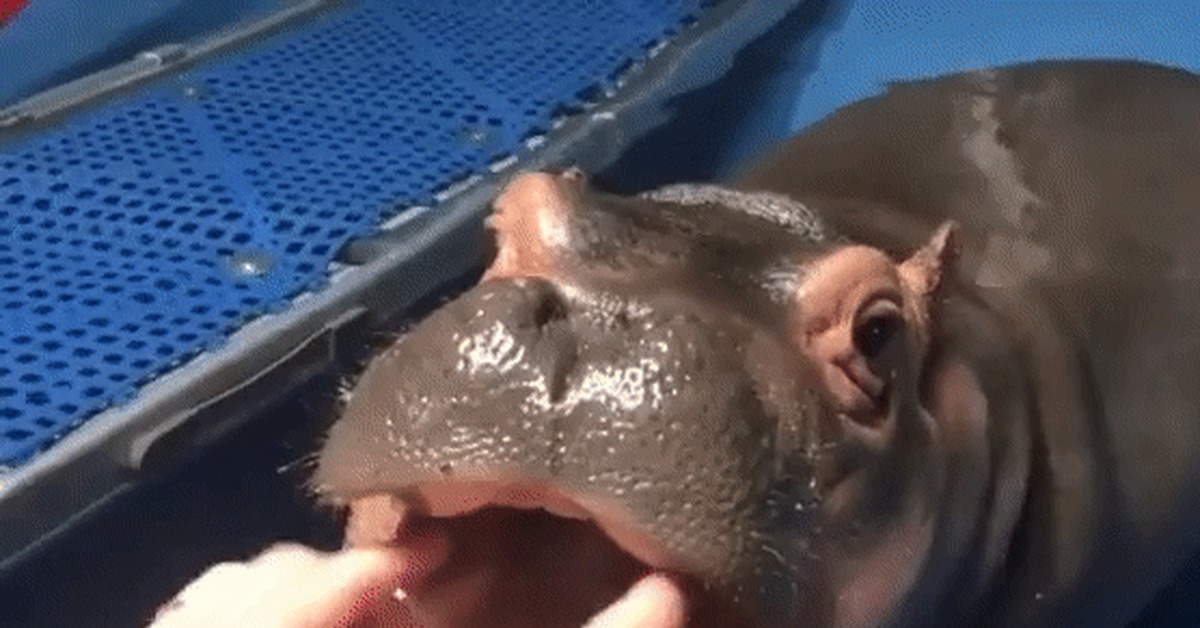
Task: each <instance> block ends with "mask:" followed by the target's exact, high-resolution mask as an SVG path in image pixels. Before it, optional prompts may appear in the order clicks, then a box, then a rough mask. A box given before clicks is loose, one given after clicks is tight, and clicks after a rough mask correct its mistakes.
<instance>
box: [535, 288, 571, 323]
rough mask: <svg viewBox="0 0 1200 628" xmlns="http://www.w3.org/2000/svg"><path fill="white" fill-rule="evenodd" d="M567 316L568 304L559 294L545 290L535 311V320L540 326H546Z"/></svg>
mask: <svg viewBox="0 0 1200 628" xmlns="http://www.w3.org/2000/svg"><path fill="white" fill-rule="evenodd" d="M566 317H567V309H566V304H565V303H563V301H562V299H561V298H559V296H558V295H557V294H555V293H552V292H549V291H547V292H544V293H542V295H541V298H540V300H539V302H538V304H537V307H536V308H535V309H534V311H533V322H534V324H536V325H537V326H538V327H545V326H546V325H548V324H550V323H551V322H554V321H560V320H563V319H564V318H566Z"/></svg>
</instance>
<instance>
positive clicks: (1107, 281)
mask: <svg viewBox="0 0 1200 628" xmlns="http://www.w3.org/2000/svg"><path fill="white" fill-rule="evenodd" d="M1197 111H1200V81H1198V80H1197V77H1195V76H1193V75H1191V74H1188V73H1185V72H1181V71H1176V70H1171V69H1167V68H1161V67H1157V66H1150V65H1146V64H1135V63H1116V62H1070V63H1039V64H1030V65H1022V66H1014V67H1009V68H1001V69H998V70H992V71H981V72H975V73H967V74H960V75H953V76H948V77H943V78H940V79H936V80H930V81H922V82H915V83H908V84H899V85H895V86H893V87H892V88H891V89H890V90H889V92H888V93H887V94H885V95H883V96H881V97H878V98H875V99H871V100H868V101H864V102H861V103H858V104H855V105H852V106H850V107H847V108H845V109H843V110H842V111H839V112H838V113H836V114H834V115H833V116H831V117H830V118H829V119H826V120H824V121H822V122H821V123H819V124H817V125H815V126H814V127H813V128H811V129H810V130H809V131H807V132H805V133H804V134H802V135H800V136H798V137H796V138H793V139H792V140H790V141H789V142H787V143H785V144H784V145H782V146H781V147H780V148H779V149H778V150H777V151H776V152H775V153H774V154H772V155H770V156H768V157H767V158H766V159H765V160H764V161H762V162H759V163H758V164H754V165H753V166H752V167H751V168H750V170H749V172H748V173H747V174H746V175H745V176H743V177H742V178H740V179H739V180H738V181H736V182H735V183H733V184H731V185H728V186H715V185H690V184H689V185H675V186H669V187H666V188H661V189H657V190H653V191H650V192H647V193H644V194H642V195H639V196H635V197H623V196H616V195H612V194H607V193H604V192H602V191H598V190H596V189H594V188H593V187H592V186H591V185H589V183H588V181H587V177H586V176H585V175H584V174H583V173H581V172H579V171H576V170H566V171H563V172H539V173H525V174H522V175H519V176H517V177H515V178H514V179H512V180H511V181H510V182H509V183H508V184H507V186H506V187H505V188H504V189H503V191H502V192H501V194H500V195H499V196H498V197H497V198H496V200H495V202H494V205H493V210H492V212H491V215H490V216H489V218H488V226H489V228H490V233H491V234H492V235H493V236H494V238H495V242H494V243H495V247H494V248H495V251H496V252H495V256H494V258H493V259H492V260H491V263H490V265H489V267H488V268H487V270H486V272H485V273H484V276H483V278H482V280H481V281H480V282H479V284H478V285H476V286H475V287H473V288H472V289H470V290H468V291H467V292H465V293H464V294H462V295H461V296H459V297H458V298H456V299H455V300H453V301H451V302H449V303H447V304H446V305H444V306H443V307H441V308H440V309H439V310H437V311H436V312H434V313H433V314H431V315H430V316H428V317H427V318H426V319H425V320H423V321H421V322H420V323H419V324H417V325H416V326H415V327H413V328H412V329H411V330H410V331H409V332H408V333H406V334H405V335H404V336H403V337H401V338H400V339H399V340H398V341H397V342H396V343H395V344H394V345H393V346H392V347H390V348H388V349H387V350H386V351H384V352H383V353H382V354H380V355H379V356H377V357H376V358H375V359H374V360H373V361H372V362H371V363H370V365H369V366H368V368H367V369H366V371H365V372H364V373H363V375H362V376H361V379H360V380H359V381H358V383H357V384H356V386H355V387H354V388H353V390H352V391H351V394H350V395H349V398H348V401H347V405H346V407H345V411H344V416H343V417H342V418H341V419H340V421H338V422H337V423H336V424H335V425H334V426H333V428H332V429H331V431H330V433H329V435H328V439H327V442H326V443H325V445H324V449H323V450H322V452H321V455H320V460H319V465H318V467H317V470H316V473H315V476H314V478H313V485H314V487H315V488H316V489H317V490H318V491H319V492H320V493H321V494H322V495H323V496H324V497H325V499H326V500H327V501H328V502H329V503H332V504H334V505H337V506H344V507H346V508H347V509H348V511H349V517H348V521H347V528H346V542H347V544H348V545H351V546H363V545H377V544H400V545H403V544H405V543H409V542H411V541H412V539H414V538H418V537H419V536H421V535H427V534H438V535H446V536H449V537H450V539H451V545H452V549H451V555H450V558H449V559H448V561H447V563H446V564H445V565H444V566H443V567H441V568H439V569H438V570H437V571H435V572H434V573H433V574H431V575H430V576H429V577H428V578H427V579H426V580H425V581H424V582H423V583H421V584H420V585H419V586H417V587H415V588H413V590H411V591H407V592H406V593H408V595H409V597H410V599H411V600H412V601H413V603H414V604H418V605H422V607H423V608H422V612H423V613H426V614H428V615H429V616H430V617H436V618H437V619H436V621H437V622H439V624H438V625H446V626H518V625H519V626H579V625H582V624H583V623H584V622H585V621H587V618H588V617H591V616H593V615H595V614H596V613H597V612H599V611H600V610H601V609H603V608H604V607H605V606H606V605H608V604H611V603H612V602H613V601H614V600H615V599H617V598H618V597H619V596H620V595H621V594H622V593H623V592H624V591H625V590H627V589H628V588H629V587H630V586H631V585H632V584H633V583H634V582H636V581H638V580H639V579H640V578H642V577H643V576H645V575H647V574H650V573H659V574H665V575H667V576H668V577H669V578H671V580H672V582H674V583H675V585H676V586H677V587H678V589H679V591H681V592H682V594H683V595H685V598H686V600H687V613H688V618H689V622H690V623H691V625H697V626H700V625H715V626H738V625H744V626H800V625H803V626H876V625H888V626H910V625H911V626H930V625H947V626H957V625H971V626H982V625H1014V626H1037V625H1045V626H1052V625H1054V626H1057V625H1088V626H1102V625H1113V626H1118V625H1123V624H1124V623H1126V622H1128V621H1129V620H1130V619H1131V618H1133V617H1134V616H1135V615H1136V613H1137V611H1138V610H1139V609H1140V608H1141V607H1142V606H1144V605H1145V604H1146V602H1147V601H1148V600H1149V598H1150V597H1151V596H1152V595H1153V594H1154V593H1155V592H1156V590H1157V589H1158V588H1160V587H1161V586H1163V585H1164V584H1165V583H1166V581H1168V580H1169V579H1170V577H1171V576H1172V575H1173V574H1174V573H1175V572H1176V571H1177V570H1178V569H1179V567H1180V565H1181V564H1182V560H1183V559H1184V558H1186V556H1187V555H1188V553H1190V552H1192V551H1195V550H1196V549H1197V548H1198V546H1200V526H1197V525H1195V523H1194V522H1195V521H1196V519H1195V517H1196V515H1197V514H1200V513H1197V512H1196V511H1197V506H1198V505H1200V499H1198V498H1200V494H1198V493H1200V465H1198V464H1197V456H1196V455H1195V454H1194V452H1195V451H1196V449H1197V446H1198V445H1200V442H1198V441H1200V420H1198V419H1200V417H1198V416H1197V413H1198V409H1200V403H1198V402H1200V398H1198V396H1200V392H1196V391H1200V386H1197V384H1200V375H1197V374H1200V314H1198V313H1200V253H1198V252H1200V248H1198V247H1196V245H1195V244H1194V243H1193V242H1192V239H1193V238H1194V237H1196V236H1197V235H1200V212H1196V211H1195V209H1196V207H1198V206H1200V116H1196V115H1195V114H1196V112H1197Z"/></svg>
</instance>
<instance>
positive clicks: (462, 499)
mask: <svg viewBox="0 0 1200 628" xmlns="http://www.w3.org/2000/svg"><path fill="white" fill-rule="evenodd" d="M432 538H436V539H438V540H440V541H446V542H447V543H448V546H449V551H448V553H447V554H446V555H445V558H444V562H442V563H441V564H440V565H439V566H438V567H437V568H436V569H435V570H434V571H432V572H431V573H430V575H429V576H428V577H427V578H425V579H424V580H422V581H420V582H417V583H413V584H411V585H409V586H407V587H406V588H405V590H404V591H403V593H402V594H398V596H399V597H402V598H403V602H402V603H403V604H404V609H405V613H406V614H407V616H408V618H409V619H411V621H412V623H413V624H414V625H422V626H446V627H452V626H481V627H487V626H514V625H521V626H529V627H530V628H537V627H542V626H545V627H551V626H585V625H588V626H590V625H603V624H602V622H599V621H596V622H595V623H588V622H589V621H592V620H593V618H596V617H597V616H598V615H600V614H601V613H603V612H604V611H605V609H609V608H612V607H613V605H614V604H616V603H618V601H619V600H622V598H623V596H626V594H627V593H629V592H630V590H631V589H632V588H633V587H634V586H635V585H637V584H639V583H641V582H649V581H648V580H646V579H647V578H648V577H651V576H653V581H654V582H653V585H652V586H651V587H649V588H646V589H645V590H646V591H647V593H646V595H647V596H649V597H644V598H642V599H646V600H649V599H650V598H651V597H652V598H653V601H652V602H651V604H653V606H654V610H653V611H650V614H651V615H652V616H654V617H661V618H662V621H661V622H660V621H656V622H654V624H653V625H663V626H681V627H682V626H684V625H687V626H697V627H703V626H736V625H749V622H748V621H747V620H745V619H744V618H741V617H740V616H739V615H738V611H737V609H735V608H733V607H732V606H731V605H730V604H729V603H728V600H724V599H722V598H721V597H720V596H719V595H717V594H715V593H714V592H713V591H711V590H710V589H709V587H707V586H706V585H705V584H704V582H703V580H702V579H701V578H698V577H696V576H695V575H694V574H692V573H691V572H690V571H689V570H688V569H687V568H686V567H685V566H684V562H685V561H683V560H681V558H680V557H678V556H676V555H674V554H672V553H671V552H670V551H669V550H668V549H667V548H665V547H664V546H663V545H662V544H661V543H660V542H658V541H657V540H656V539H654V538H653V537H651V536H650V535H648V534H645V533H644V532H642V531H641V530H639V529H638V527H637V526H636V525H634V524H633V522H632V520H631V518H630V517H629V516H627V515H626V514H625V513H624V512H622V510H621V509H620V507H618V506H616V505H615V504H611V503H605V502H604V500H599V499H595V498H589V497H587V496H582V495H578V494H572V493H570V492H569V491H566V490H563V489H560V488H556V487H552V486H548V485H546V484H537V483H530V482H523V481H519V480H502V479H498V478H492V479H483V478H476V479H452V480H446V481H438V482H435V483H428V484H424V485H421V486H419V487H414V488H412V489H410V490H406V491H401V492H399V493H389V494H376V495H373V496H370V497H365V498H360V499H358V500H355V501H353V502H352V504H351V512H350V521H349V523H348V526H347V538H346V542H347V544H348V545H351V546H371V545H397V546H400V547H410V548H411V547H418V546H420V544H421V543H423V542H428V541H430V540H431V539H432ZM639 597H641V596H640V595H639ZM684 616H686V617H687V621H686V623H684V620H683V617H684Z"/></svg>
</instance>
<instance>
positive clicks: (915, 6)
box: [793, 0, 1200, 129]
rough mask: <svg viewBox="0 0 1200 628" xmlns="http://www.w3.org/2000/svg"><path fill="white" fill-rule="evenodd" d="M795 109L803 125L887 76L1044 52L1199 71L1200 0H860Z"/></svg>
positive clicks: (875, 87)
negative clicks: (1142, 62) (1117, 59)
mask: <svg viewBox="0 0 1200 628" xmlns="http://www.w3.org/2000/svg"><path fill="white" fill-rule="evenodd" d="M846 5H847V6H846V10H845V12H844V21H843V23H842V24H841V26H840V28H839V29H838V30H837V31H836V32H835V33H833V34H831V35H830V36H829V37H828V38H827V39H826V40H825V42H824V43H823V45H822V47H821V52H820V62H819V65H818V66H817V68H816V70H815V71H814V72H813V73H812V74H811V75H810V76H809V78H808V80H807V82H806V84H805V87H804V89H803V93H802V94H801V95H800V97H799V98H798V99H797V103H796V106H795V108H794V113H793V128H795V129H799V128H803V127H805V126H807V125H809V124H811V123H813V122H815V121H817V120H819V119H820V118H823V117H825V116H826V115H828V114H830V113H832V112H833V111H834V110H835V109H836V108H838V107H841V106H843V105H846V104H849V103H851V102H853V101H855V100H859V99H861V98H866V97H869V96H872V95H875V94H878V93H880V91H882V89H883V88H884V87H885V86H886V84H887V82H889V81H898V80H904V79H908V78H921V77H929V76H934V75H938V74H943V73H947V72H957V71H963V70H973V69H978V68H983V67H988V66H993V65H1002V64H1006V63H1015V62H1019V61H1034V60H1037V59H1044V58H1060V59H1065V58H1079V57H1101V58H1123V59H1140V60H1144V61H1156V62H1159V63H1165V64H1168V65H1176V66H1180V67H1184V68H1189V69H1192V70H1200V2H1191V1H1179V0H1148V1H1142V0H986V1H976V0H921V1H920V2H900V1H894V0H853V1H850V2H847V3H846Z"/></svg>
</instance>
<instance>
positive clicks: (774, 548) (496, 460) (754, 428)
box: [319, 184, 828, 617]
mask: <svg viewBox="0 0 1200 628" xmlns="http://www.w3.org/2000/svg"><path fill="white" fill-rule="evenodd" d="M581 185H582V184H581ZM648 207H649V208H654V211H652V212H649V213H643V212H644V211H645V209H646V208H648ZM766 209H773V208H772V207H769V206H767V207H766ZM787 209H788V210H789V211H796V212H803V211H804V210H803V208H798V207H795V208H793V207H788V208H787ZM574 210H575V212H574V213H573V214H572V216H571V219H572V225H571V226H572V229H573V233H572V235H571V245H570V246H568V247H564V249H563V250H562V251H561V253H562V254H561V255H559V256H558V257H557V258H556V263H557V264H558V269H559V271H560V272H562V273H563V274H564V275H565V276H567V277H568V278H563V279H545V278H515V279H507V278H505V279H493V280H489V281H485V282H483V283H481V284H480V285H479V286H477V287H475V288H474V289H472V290H470V291H468V292H467V293H466V294H464V295H462V296H460V297H459V298H457V299H456V300H454V301H453V302H451V303H448V304H447V305H445V306H444V307H442V308H441V309H440V310H438V311H437V312H435V313H433V314H432V315H430V316H429V317H428V318H427V319H426V320H424V321H423V322H421V323H420V325H418V326H417V327H416V328H415V329H413V330H412V331H411V332H409V333H408V334H406V335H405V336H404V337H403V338H402V339H401V340H400V341H399V342H398V343H397V344H396V345H395V346H393V347H392V348H390V349H388V350H387V351H386V352H385V353H383V354H382V355H380V356H379V357H377V358H376V359H375V360H374V361H373V362H372V363H371V365H370V367H369V368H368V370H367V371H366V372H365V374H364V375H363V377H362V380H361V381H360V382H359V383H358V384H357V386H356V387H355V388H354V390H353V393H352V396H351V398H350V401H349V403H348V406H347V408H346V411H345V415H344V418H343V419H342V420H341V421H340V422H339V423H338V424H337V425H336V426H335V427H334V429H333V431H332V432H331V434H330V440H329V444H328V446H327V447H326V449H325V451H324V452H323V454H322V458H321V466H320V471H319V483H320V485H321V486H322V487H323V488H324V489H325V490H328V491H331V492H333V493H335V494H337V495H338V496H339V497H341V498H342V499H345V500H350V499H353V498H354V497H357V496H363V495H370V494H375V493H380V492H392V493H400V494H403V493H404V492H405V490H406V489H411V488H412V487H413V486H417V485H425V486H428V485H431V484H437V483H440V482H448V483H454V482H462V481H466V480H470V479H476V478H484V479H495V480H496V481H504V482H512V483H518V484H529V485H536V486H549V487H552V488H555V489H556V490H559V491H561V492H563V493H565V494H567V495H579V496H585V497H587V498H593V499H597V500H601V501H602V502H604V503H607V504H611V505H612V508H614V510H615V512H616V513H617V516H618V517H619V518H620V519H621V522H622V523H623V524H624V525H628V526H631V527H632V528H634V529H636V530H637V531H638V532H640V534H642V535H644V536H645V537H646V538H647V539H652V540H653V542H654V545H655V546H657V547H658V548H659V549H660V550H661V551H662V552H663V553H664V557H665V559H666V560H665V562H664V564H660V565H656V566H659V567H667V568H672V569H676V570H679V571H682V572H685V573H688V574H695V575H697V576H700V577H701V579H702V581H703V583H704V584H706V585H708V586H710V587H713V588H714V589H716V590H719V591H720V595H721V596H723V597H726V598H728V599H729V600H731V601H732V602H734V603H735V604H742V603H746V604H749V605H751V606H753V607H761V612H764V613H766V614H767V615H768V616H775V617H787V616H789V615H791V614H793V613H794V611H793V607H794V606H795V605H796V604H797V597H798V589H799V586H798V583H799V582H800V581H801V580H802V579H803V578H804V577H806V574H807V573H808V572H809V571H811V570H806V569H804V568H803V567H802V565H803V564H804V563H805V561H806V560H807V559H808V558H809V552H808V544H807V542H806V541H805V539H804V538H803V537H804V535H803V534H799V532H800V531H803V530H806V529H810V528H811V527H812V523H811V510H812V509H813V508H814V507H815V504H816V501H817V497H818V495H817V494H816V492H815V491H816V476H815V473H816V472H815V469H814V467H813V465H814V459H815V457H816V453H817V452H818V450H819V448H820V446H821V444H822V442H823V441H822V436H821V429H822V420H821V419H822V417H821V413H822V412H824V411H825V408H824V406H823V405H822V404H821V403H820V402H819V399H818V395H817V394H816V393H815V392H814V391H812V390H811V389H809V388H808V387H807V384H808V382H807V379H806V377H805V375H804V370H803V369H804V368H805V367H804V365H803V363H801V362H799V361H797V360H796V359H795V356H794V355H792V354H791V351H790V350H789V349H787V348H786V346H787V343H786V342H785V341H784V339H783V335H782V334H783V331H784V330H783V328H782V324H783V322H784V320H785V318H786V309H787V307H786V303H785V302H784V301H783V300H784V299H785V298H786V296H787V294H786V290H782V291H781V290H780V288H779V284H780V283H787V282H788V281H789V278H788V277H781V276H779V273H778V271H777V270H776V269H775V268H774V267H775V266H776V265H777V264H776V262H777V261H779V260H782V259H784V258H785V257H788V256H790V257H793V258H794V257H797V256H803V255H806V254H811V253H812V251H815V250H823V245H822V244H821V241H822V239H823V237H822V236H823V234H822V233H820V232H819V231H818V230H817V228H818V225H816V223H815V222H814V218H813V217H812V216H811V215H807V214H803V213H801V214H797V215H792V214H780V215H779V216H768V217H760V216H756V215H752V214H748V213H741V212H731V211H730V210H729V208H728V207H724V206H720V205H716V204H712V203H709V204H705V205H702V206H694V205H685V204H683V203H669V204H668V203H654V202H651V201H646V200H637V201H634V202H630V201H629V200H628V199H621V198H617V197H613V196H608V195H604V194H599V193H596V194H590V195H589V196H588V198H587V201H586V203H583V204H582V205H581V206H579V207H576V208H574ZM797 218H802V219H803V220H796V219H797ZM781 220H783V221H789V220H790V221H793V223H791V224H788V223H786V222H785V223H784V224H780V221H781ZM764 245H766V246H764ZM730 259H740V260H744V262H743V263H742V264H735V265H730V264H729V263H728V262H729V260H730ZM718 292H719V293H722V294H724V295H725V296H724V297H723V298H721V299H720V300H719V302H720V303H721V304H722V305H721V306H720V307H714V306H713V305H712V303H711V301H712V298H713V295H714V294H715V293H718ZM825 422H826V423H827V422H828V419H826V420H825ZM414 501H415V500H414Z"/></svg>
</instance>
